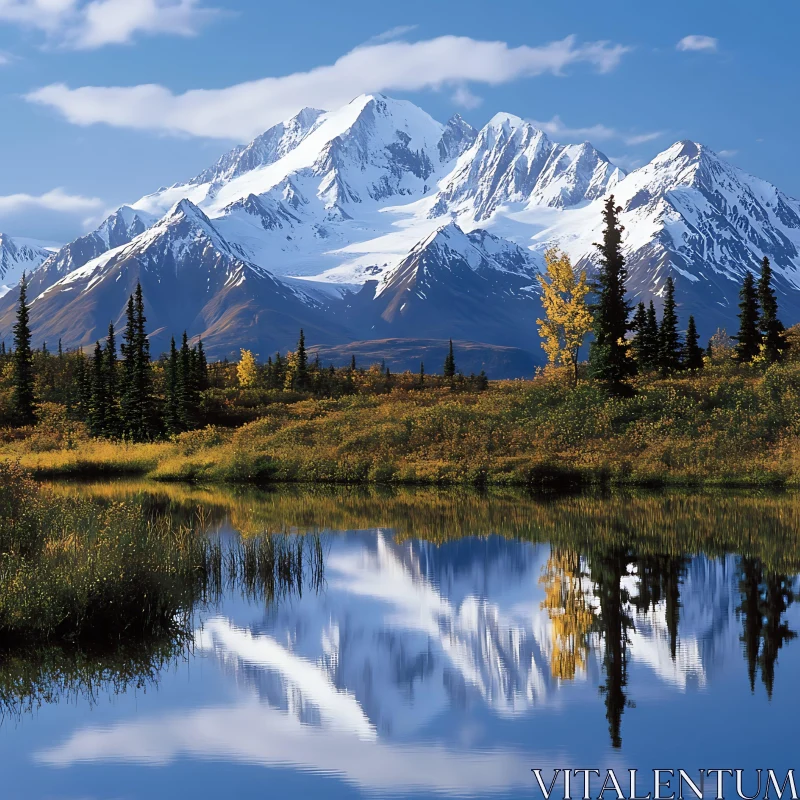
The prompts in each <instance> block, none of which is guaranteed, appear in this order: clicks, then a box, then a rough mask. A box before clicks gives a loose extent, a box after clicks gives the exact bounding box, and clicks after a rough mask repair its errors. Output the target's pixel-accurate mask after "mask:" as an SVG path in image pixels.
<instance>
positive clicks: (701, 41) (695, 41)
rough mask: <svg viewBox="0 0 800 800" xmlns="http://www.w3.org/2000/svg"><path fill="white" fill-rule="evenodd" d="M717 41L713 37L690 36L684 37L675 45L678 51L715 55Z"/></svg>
mask: <svg viewBox="0 0 800 800" xmlns="http://www.w3.org/2000/svg"><path fill="white" fill-rule="evenodd" d="M718 45H719V41H718V40H717V39H715V38H714V37H713V36H700V35H698V34H692V35H691V36H684V37H683V39H681V40H680V41H679V42H678V44H677V45H676V47H677V49H678V50H683V51H693V52H701V53H702V52H705V53H716V52H717V46H718Z"/></svg>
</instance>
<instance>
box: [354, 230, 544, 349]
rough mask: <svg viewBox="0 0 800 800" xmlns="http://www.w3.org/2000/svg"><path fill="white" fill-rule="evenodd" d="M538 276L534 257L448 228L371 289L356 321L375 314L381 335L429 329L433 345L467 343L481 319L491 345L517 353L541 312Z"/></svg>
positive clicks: (359, 303)
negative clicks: (436, 340) (454, 340)
mask: <svg viewBox="0 0 800 800" xmlns="http://www.w3.org/2000/svg"><path fill="white" fill-rule="evenodd" d="M536 274H537V269H536V267H535V264H534V259H533V258H532V256H531V254H530V252H529V251H526V250H524V249H523V248H521V247H519V246H518V245H516V244H514V243H513V242H509V241H507V240H505V239H499V238H498V237H496V236H493V235H492V234H490V233H487V232H486V231H484V230H480V229H478V230H475V231H472V232H471V233H469V234H465V233H464V232H463V231H462V230H461V228H459V227H458V225H456V224H455V223H449V224H447V225H445V226H443V227H441V228H439V229H437V230H436V231H434V232H433V233H431V234H430V235H429V236H427V237H426V238H425V239H423V240H422V241H421V242H419V243H418V244H416V245H415V246H414V247H413V248H412V249H411V252H410V253H409V254H408V255H407V256H406V257H405V258H404V259H403V260H402V261H401V262H400V263H399V264H398V265H397V266H395V267H393V268H392V269H390V270H388V271H387V272H385V273H384V274H383V276H382V277H381V279H380V280H379V281H378V283H377V286H375V285H374V284H373V283H372V282H368V283H367V284H366V285H365V286H364V288H363V289H362V291H361V292H360V293H359V295H358V296H357V297H355V298H354V299H353V301H352V308H353V316H355V315H356V313H357V312H358V310H363V313H365V314H366V315H370V316H368V317H367V320H368V321H369V323H370V330H374V331H375V335H394V336H401V337H402V336H405V337H414V336H415V331H418V330H420V329H425V330H426V331H427V333H428V335H430V336H432V337H434V338H440V339H447V338H450V337H457V338H463V339H467V340H469V339H470V338H471V337H472V336H474V324H475V323H474V321H475V320H476V319H480V320H482V322H481V325H482V331H481V335H482V336H483V337H484V339H485V340H487V341H491V342H492V343H494V344H498V345H507V346H513V345H515V344H518V343H519V342H520V341H524V340H525V338H526V337H527V335H528V331H529V330H530V329H531V328H532V327H533V326H534V325H535V323H536V316H537V314H540V313H541V309H540V306H539V304H538V302H535V299H536V297H538V292H539V284H538V282H537V280H536ZM532 300H533V301H534V302H532ZM432 309H435V313H434V314H433V316H434V318H431V313H432Z"/></svg>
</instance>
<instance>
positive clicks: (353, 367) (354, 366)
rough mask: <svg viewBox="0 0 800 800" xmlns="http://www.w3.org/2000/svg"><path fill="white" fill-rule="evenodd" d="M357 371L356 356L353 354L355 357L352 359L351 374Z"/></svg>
mask: <svg viewBox="0 0 800 800" xmlns="http://www.w3.org/2000/svg"><path fill="white" fill-rule="evenodd" d="M355 371H356V354H355V353H353V355H352V356H351V357H350V372H355Z"/></svg>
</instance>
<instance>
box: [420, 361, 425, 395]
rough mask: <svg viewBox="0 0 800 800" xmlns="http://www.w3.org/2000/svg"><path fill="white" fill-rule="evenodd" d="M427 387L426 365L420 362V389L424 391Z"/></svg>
mask: <svg viewBox="0 0 800 800" xmlns="http://www.w3.org/2000/svg"><path fill="white" fill-rule="evenodd" d="M424 386H425V364H424V363H423V362H422V361H420V362H419V388H420V389H422V388H423V387H424Z"/></svg>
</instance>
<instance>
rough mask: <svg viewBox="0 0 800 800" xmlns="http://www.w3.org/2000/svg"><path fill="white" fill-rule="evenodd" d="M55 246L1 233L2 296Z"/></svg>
mask: <svg viewBox="0 0 800 800" xmlns="http://www.w3.org/2000/svg"><path fill="white" fill-rule="evenodd" d="M52 251H53V248H52V247H49V248H48V247H47V246H45V245H43V244H42V243H40V242H37V241H33V240H31V239H12V238H11V237H10V236H8V235H7V234H5V233H0V297H3V296H4V295H5V294H7V293H8V292H9V291H10V290H11V288H12V287H13V286H16V285H17V283H19V281H20V278H22V274H23V273H31V272H32V271H33V270H35V269H36V268H37V267H38V266H39V265H40V264H41V263H42V262H43V261H45V260H46V259H47V258H48V257H49V256H50V255H51V254H52Z"/></svg>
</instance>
